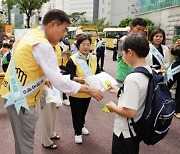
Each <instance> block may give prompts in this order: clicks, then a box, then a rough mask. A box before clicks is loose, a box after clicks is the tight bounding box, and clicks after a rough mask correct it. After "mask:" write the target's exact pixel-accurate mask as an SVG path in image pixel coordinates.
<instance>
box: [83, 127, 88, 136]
mask: <svg viewBox="0 0 180 154" xmlns="http://www.w3.org/2000/svg"><path fill="white" fill-rule="evenodd" d="M82 134H83V135H89V131H88V129H87V128H86V127H83V128H82Z"/></svg>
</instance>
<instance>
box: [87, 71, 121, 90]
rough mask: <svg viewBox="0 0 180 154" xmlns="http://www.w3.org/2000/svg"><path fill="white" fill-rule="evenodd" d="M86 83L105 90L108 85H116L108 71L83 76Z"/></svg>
mask: <svg viewBox="0 0 180 154" xmlns="http://www.w3.org/2000/svg"><path fill="white" fill-rule="evenodd" d="M85 81H86V83H87V84H88V85H89V86H90V87H93V88H97V89H100V90H101V91H103V92H104V91H106V90H107V89H108V88H109V86H110V85H117V84H118V83H117V81H116V80H115V79H114V78H113V77H112V76H111V75H109V74H108V73H105V72H102V73H99V74H97V75H91V76H89V77H87V78H85Z"/></svg>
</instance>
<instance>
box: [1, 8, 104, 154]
mask: <svg viewBox="0 0 180 154" xmlns="http://www.w3.org/2000/svg"><path fill="white" fill-rule="evenodd" d="M68 24H70V20H69V17H68V16H67V14H66V13H65V12H63V11H61V10H57V9H54V10H50V11H48V12H47V13H46V15H45V16H44V18H43V26H41V27H37V28H35V29H32V30H30V31H28V32H27V33H26V34H24V35H23V36H22V38H21V39H20V40H19V41H18V42H17V43H16V44H15V46H14V47H13V52H12V58H11V62H10V64H9V67H8V69H7V72H6V74H5V77H4V82H3V84H2V86H1V90H0V94H1V95H2V97H3V98H5V99H6V101H5V102H6V107H7V111H8V115H9V118H10V121H11V125H12V129H13V134H14V139H15V153H16V154H32V153H33V151H34V149H33V147H34V133H35V124H36V119H37V116H36V111H35V105H36V103H37V102H38V101H39V98H40V96H41V94H42V91H43V87H44V75H46V77H47V78H48V80H49V81H50V82H51V83H52V85H54V86H55V87H56V88H57V89H58V90H60V91H62V92H65V93H68V94H69V95H73V94H76V93H77V92H87V93H89V94H90V95H91V96H93V97H94V98H96V99H97V100H101V99H102V98H103V96H102V92H100V91H99V90H97V89H93V88H90V87H88V86H85V85H81V84H79V83H76V82H73V81H71V80H70V79H69V78H68V77H64V76H62V74H61V73H60V69H59V67H58V63H57V58H56V55H55V52H54V49H53V47H54V46H55V45H56V44H57V43H58V42H59V40H61V39H62V37H63V34H64V32H65V31H66V28H67V26H68ZM10 79H11V80H10ZM16 93H18V95H15V94H16Z"/></svg>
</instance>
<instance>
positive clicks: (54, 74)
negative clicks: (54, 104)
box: [32, 43, 81, 95]
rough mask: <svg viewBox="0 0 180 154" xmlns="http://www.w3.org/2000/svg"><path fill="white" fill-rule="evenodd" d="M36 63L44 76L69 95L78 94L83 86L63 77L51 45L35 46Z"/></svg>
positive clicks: (68, 77)
mask: <svg viewBox="0 0 180 154" xmlns="http://www.w3.org/2000/svg"><path fill="white" fill-rule="evenodd" d="M32 54H33V57H34V60H35V62H36V63H37V64H38V65H40V67H41V68H42V70H43V72H44V74H45V75H46V77H47V78H48V80H49V81H50V82H51V83H52V85H53V86H54V87H55V88H57V89H58V90H60V91H62V92H63V93H67V94H68V95H74V94H76V93H77V92H78V91H79V89H80V87H81V84H79V83H76V82H75V81H72V80H70V76H66V75H65V76H63V75H62V74H61V73H60V69H59V67H58V61H57V57H56V54H55V51H54V49H53V47H52V46H51V45H50V44H49V43H39V44H36V45H34V46H33V51H32Z"/></svg>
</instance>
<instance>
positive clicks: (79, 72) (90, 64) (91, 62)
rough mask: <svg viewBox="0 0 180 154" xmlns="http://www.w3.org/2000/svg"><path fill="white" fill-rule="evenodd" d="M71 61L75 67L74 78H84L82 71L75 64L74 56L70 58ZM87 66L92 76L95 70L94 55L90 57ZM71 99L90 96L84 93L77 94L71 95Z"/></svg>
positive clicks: (95, 59)
mask: <svg viewBox="0 0 180 154" xmlns="http://www.w3.org/2000/svg"><path fill="white" fill-rule="evenodd" d="M71 59H72V61H73V63H74V64H75V65H76V77H86V75H85V73H84V71H83V70H82V69H81V67H80V65H79V63H78V62H77V60H76V58H75V57H74V55H72V56H71ZM88 66H89V68H90V70H91V73H92V75H94V74H95V73H96V70H97V58H96V56H95V55H90V59H89V64H88ZM73 97H77V98H88V97H91V96H90V95H88V94H86V93H77V94H75V95H73Z"/></svg>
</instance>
